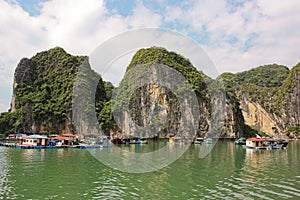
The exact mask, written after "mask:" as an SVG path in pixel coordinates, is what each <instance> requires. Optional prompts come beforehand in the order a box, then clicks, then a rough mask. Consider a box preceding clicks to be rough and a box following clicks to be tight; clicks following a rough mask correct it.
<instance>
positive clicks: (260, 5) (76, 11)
mask: <svg viewBox="0 0 300 200" xmlns="http://www.w3.org/2000/svg"><path fill="white" fill-rule="evenodd" d="M299 10H300V1H299V0H287V1H282V0H236V1H234V0H187V1H179V0H144V1H142V0H126V1H124V0H110V1H104V0H0V27H1V29H0V45H1V46H0V112H3V111H7V110H8V108H9V106H10V101H11V95H12V84H13V75H14V70H15V68H16V66H17V64H18V62H19V61H20V59H21V58H23V57H28V58H30V57H32V56H33V55H35V54H36V53H37V52H40V51H43V50H48V49H50V48H53V47H56V46H60V47H62V48H64V49H65V50H66V51H67V52H68V53H71V54H74V55H89V54H90V53H91V52H93V50H94V49H95V48H96V47H97V46H99V45H100V44H101V43H103V42H104V41H107V40H108V39H109V38H112V37H114V36H116V35H118V34H120V33H123V32H125V31H128V30H136V29H139V28H162V29H167V30H172V31H177V32H179V33H181V34H183V35H185V36H186V37H189V38H191V39H192V40H194V41H195V42H196V43H198V44H199V45H200V46H201V47H202V48H203V49H204V51H205V52H206V53H207V54H208V56H209V57H210V59H211V60H212V61H213V63H214V65H215V66H216V68H217V70H218V71H219V72H220V73H222V72H225V71H229V72H239V71H243V70H247V69H251V68H253V67H256V66H261V65H265V64H273V63H277V64H282V65H286V66H287V67H289V68H291V67H293V66H295V65H296V64H297V63H298V62H300V55H299V54H298V52H300V12H299ZM130 55H132V54H130ZM128 59H129V57H128ZM128 59H127V60H126V59H124V58H123V60H122V59H121V63H128V62H129V61H128ZM196 67H197V66H196Z"/></svg>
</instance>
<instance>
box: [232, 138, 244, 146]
mask: <svg viewBox="0 0 300 200" xmlns="http://www.w3.org/2000/svg"><path fill="white" fill-rule="evenodd" d="M234 144H237V145H245V144H246V138H239V139H237V140H235V141H234Z"/></svg>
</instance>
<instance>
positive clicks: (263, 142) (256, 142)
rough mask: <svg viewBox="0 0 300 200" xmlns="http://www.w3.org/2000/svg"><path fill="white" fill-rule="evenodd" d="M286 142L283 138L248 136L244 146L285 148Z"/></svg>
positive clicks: (258, 148)
mask: <svg viewBox="0 0 300 200" xmlns="http://www.w3.org/2000/svg"><path fill="white" fill-rule="evenodd" d="M287 145H288V142H286V141H285V140H272V139H266V138H248V139H247V140H246V145H245V147H246V148H250V149H257V150H260V149H285V148H286V147H287Z"/></svg>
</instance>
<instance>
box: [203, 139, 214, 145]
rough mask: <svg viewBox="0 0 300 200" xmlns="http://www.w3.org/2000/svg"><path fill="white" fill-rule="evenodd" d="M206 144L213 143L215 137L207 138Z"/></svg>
mask: <svg viewBox="0 0 300 200" xmlns="http://www.w3.org/2000/svg"><path fill="white" fill-rule="evenodd" d="M205 142H206V144H212V143H213V139H212V138H207V139H206V140H205Z"/></svg>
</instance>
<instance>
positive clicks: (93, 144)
mask: <svg viewBox="0 0 300 200" xmlns="http://www.w3.org/2000/svg"><path fill="white" fill-rule="evenodd" d="M218 139H219V138H206V137H204V138H202V137H195V138H192V139H186V138H182V137H177V136H172V137H169V138H165V140H166V145H186V144H189V143H192V144H194V145H206V144H208V145H209V144H213V143H216V142H217V141H218ZM149 140H154V139H153V138H140V137H129V136H123V135H122V134H121V133H118V132H114V133H112V134H111V135H110V136H94V135H91V136H83V135H81V134H71V133H66V134H62V135H39V134H32V135H27V134H23V133H18V134H9V135H8V136H7V137H5V138H3V137H2V138H1V142H0V146H4V147H10V148H20V149H47V148H49V149H51V148H79V149H89V148H110V147H112V145H124V144H125V145H135V144H139V145H141V144H148V142H149ZM221 140H223V139H222V138H221ZM231 140H233V141H234V143H235V145H242V146H243V147H244V148H247V149H253V150H275V149H287V146H288V141H287V140H285V139H272V138H265V137H260V136H257V137H251V138H238V139H233V138H231Z"/></svg>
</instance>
